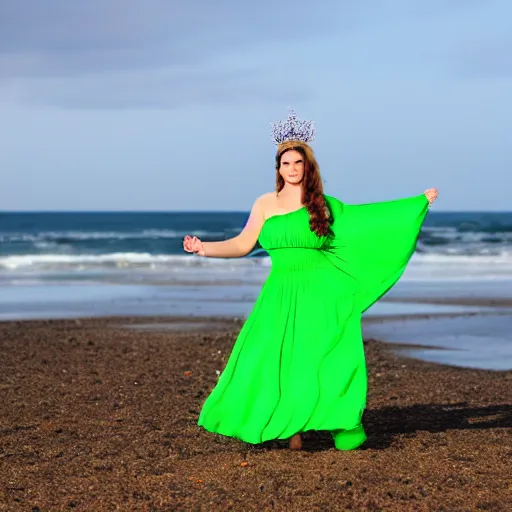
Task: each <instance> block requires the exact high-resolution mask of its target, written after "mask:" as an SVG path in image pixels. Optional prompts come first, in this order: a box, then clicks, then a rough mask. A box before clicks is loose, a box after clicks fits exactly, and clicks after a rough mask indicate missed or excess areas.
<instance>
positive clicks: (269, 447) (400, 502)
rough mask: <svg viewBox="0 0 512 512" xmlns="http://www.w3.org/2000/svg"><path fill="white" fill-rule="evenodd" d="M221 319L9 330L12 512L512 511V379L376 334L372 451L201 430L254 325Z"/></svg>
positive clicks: (6, 424)
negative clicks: (411, 353) (424, 358)
mask: <svg viewBox="0 0 512 512" xmlns="http://www.w3.org/2000/svg"><path fill="white" fill-rule="evenodd" d="M210 320H212V322H214V323H213V324H210V323H209V322H208V319H205V323H203V324H202V325H199V327H198V328H196V327H195V326H193V325H192V324H196V323H197V322H199V321H200V319H198V318H193V319H189V318H180V319H172V320H171V319H169V318H153V319H149V318H130V319H127V318H122V319H114V318H110V319H90V320H77V321H73V320H54V321H20V322H3V323H0V375H1V379H0V391H1V393H0V406H1V412H2V414H1V418H0V422H1V423H0V475H1V478H0V510H9V511H10V510H12V511H21V510H27V511H32V512H37V511H39V512H43V511H52V512H53V511H58V510H83V511H103V510H122V511H138V510H140V511H153V512H160V511H174V510H176V511H184V510H207V511H217V510H219V511H224V510H244V511H245V510H282V511H294V510H297V511H314V510H319V511H324V510H354V511H363V510H368V511H370V510H372V511H373V510H375V511H376V510H383V511H395V510H396V511H409V510H419V511H434V510H435V511H441V510H443V511H450V512H455V511H469V510H471V511H473V510H487V511H489V510H490V511H505V510H509V508H507V507H508V504H509V503H510V500H511V499H512V482H511V473H510V460H512V435H511V427H512V405H511V402H512V392H511V389H512V372H510V371H509V372H495V371H487V370H474V369H465V368H454V367H450V366H443V365H439V364H434V363H426V362H421V361H417V360H414V359H408V358H405V357H403V356H401V355H398V354H396V353H395V352H394V351H393V350H392V348H395V346H394V345H393V346H391V345H388V344H386V343H382V342H378V341H375V340H371V339H370V340H365V350H366V354H367V362H368V374H369V393H368V407H367V410H366V411H365V414H364V417H363V421H364V425H365V428H366V430H367V433H368V437H369V439H368V441H367V442H366V443H365V444H364V445H363V446H362V447H361V448H359V449H357V450H354V451H350V452H341V451H337V450H335V449H334V447H333V445H332V440H331V437H330V435H329V434H327V433H324V432H310V433H306V434H305V435H304V450H302V451H299V452H295V451H290V450H289V449H288V448H287V443H286V442H268V443H264V444H262V445H256V446H253V445H249V444H245V443H243V442H241V441H238V440H235V439H231V438H226V437H223V436H218V435H214V434H210V433H209V432H206V431H205V430H203V429H201V428H200V427H198V426H197V425H196V422H197V417H198V414H199V410H200V408H201V404H202V402H203V401H204V399H205V398H206V396H207V393H208V391H209V390H210V389H211V388H212V387H213V386H214V385H215V382H216V380H217V373H216V371H217V370H219V371H220V370H222V368H223V366H224V364H225V362H226V360H227V357H228V355H229V352H230V349H231V347H232V345H233V342H234V341H235V339H236V335H237V333H238V331H239V329H240V325H241V324H240V321H237V320H226V321H225V322H222V321H219V318H214V319H210ZM151 322H164V323H166V324H172V323H174V322H176V325H177V328H175V329H173V328H172V326H171V327H170V326H169V325H168V326H167V327H166V328H165V329H158V328H152V329H151V328H144V329H141V328H138V327H137V325H138V324H147V323H151ZM191 323H192V324H191ZM130 326H131V327H130Z"/></svg>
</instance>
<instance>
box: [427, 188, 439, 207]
mask: <svg viewBox="0 0 512 512" xmlns="http://www.w3.org/2000/svg"><path fill="white" fill-rule="evenodd" d="M425 195H426V196H427V199H428V202H429V203H430V204H432V203H433V202H434V201H435V200H436V199H437V188H427V190H425Z"/></svg>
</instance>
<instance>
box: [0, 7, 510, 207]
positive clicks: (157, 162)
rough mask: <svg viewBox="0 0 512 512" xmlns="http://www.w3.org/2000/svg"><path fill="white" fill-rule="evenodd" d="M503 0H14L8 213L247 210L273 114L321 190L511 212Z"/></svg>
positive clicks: (269, 152)
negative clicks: (310, 132)
mask: <svg viewBox="0 0 512 512" xmlns="http://www.w3.org/2000/svg"><path fill="white" fill-rule="evenodd" d="M511 19H512V2H510V1H509V0H429V1H428V2H425V1H423V0H388V1H386V2H376V1H369V0H345V1H343V0H325V1H320V2H316V3H314V4H313V3H311V2H305V1H302V0H297V1H295V2H289V1H283V0H258V2H240V1H235V0H231V1H227V0H217V1H215V2H211V1H208V0H183V1H172V0H145V1H144V2H125V1H123V0H88V1H87V2H84V1H78V0H67V1H66V2H62V1H61V0H45V2H41V1H40V0H17V1H16V2H7V1H4V2H0V178H1V181H0V210H2V211H20V210H29V211H34V210H44V211H48V210H53V211H56V210H103V211H107V210H108V211H110V210H121V211H126V210H131V211H135V210H160V211H173V210H242V211H248V210H250V208H251V207H252V204H253V202H254V200H255V199H256V197H258V196H259V195H261V194H263V193H265V192H270V191H272V190H274V187H275V170H274V167H273V166H274V154H275V146H274V144H273V143H272V142H271V138H270V123H271V122H276V121H279V120H284V119H286V117H287V115H288V107H290V106H291V107H293V108H294V109H295V111H296V112H297V115H298V116H299V118H301V119H307V120H314V121H315V123H316V138H315V140H314V141H313V142H312V143H311V146H312V147H313V149H314V150H315V154H316V157H317V160H318V162H319V165H320V170H321V174H322V178H323V182H324V192H325V193H326V194H329V195H333V196H335V197H337V198H339V199H341V200H342V201H344V202H346V203H353V204H359V203H368V202H376V201H386V200H391V199H397V198H401V197H408V196H413V195H417V194H420V193H422V192H423V191H424V190H425V189H427V188H430V187H437V188H438V189H439V198H438V200H437V202H436V204H435V206H434V208H435V209H436V210H439V211H461V210H490V211H496V210H507V211H511V210H512V199H511V197H512V196H511V190H512V172H511V171H512V145H511V144H510V140H511V121H512V59H511V57H510V55H511V54H512V31H511V30H510V20H511Z"/></svg>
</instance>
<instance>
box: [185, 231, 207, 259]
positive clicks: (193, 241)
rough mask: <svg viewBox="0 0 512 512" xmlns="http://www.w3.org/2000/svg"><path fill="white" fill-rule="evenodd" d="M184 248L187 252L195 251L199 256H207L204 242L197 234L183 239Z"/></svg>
mask: <svg viewBox="0 0 512 512" xmlns="http://www.w3.org/2000/svg"><path fill="white" fill-rule="evenodd" d="M183 248H184V249H185V251H187V252H195V253H196V254H198V255H199V256H205V252H204V247H203V242H201V240H199V238H197V236H190V235H187V236H185V238H184V239H183Z"/></svg>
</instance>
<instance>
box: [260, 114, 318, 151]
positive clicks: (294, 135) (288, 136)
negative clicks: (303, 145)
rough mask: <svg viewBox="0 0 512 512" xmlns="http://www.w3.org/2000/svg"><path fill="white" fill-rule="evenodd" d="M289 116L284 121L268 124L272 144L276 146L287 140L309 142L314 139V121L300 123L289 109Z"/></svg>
mask: <svg viewBox="0 0 512 512" xmlns="http://www.w3.org/2000/svg"><path fill="white" fill-rule="evenodd" d="M289 110H290V114H289V115H288V119H287V120H286V121H284V122H283V121H279V122H278V123H275V124H274V123H270V126H271V132H272V142H273V143H274V144H276V145H278V144H282V143H283V142H287V141H289V140H297V141H301V142H311V141H312V140H314V138H315V123H314V121H300V120H299V118H298V117H297V114H296V113H295V111H294V110H293V109H291V108H290V109H289Z"/></svg>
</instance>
